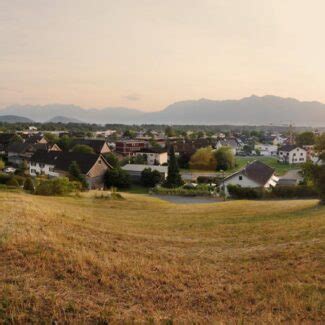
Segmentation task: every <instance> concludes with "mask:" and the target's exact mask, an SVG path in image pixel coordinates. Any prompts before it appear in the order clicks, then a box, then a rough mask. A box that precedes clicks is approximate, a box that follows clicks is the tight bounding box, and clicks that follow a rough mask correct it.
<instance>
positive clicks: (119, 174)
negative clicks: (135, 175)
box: [104, 168, 131, 188]
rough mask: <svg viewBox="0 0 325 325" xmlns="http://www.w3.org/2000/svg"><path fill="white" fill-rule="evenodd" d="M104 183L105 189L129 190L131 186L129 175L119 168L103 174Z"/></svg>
mask: <svg viewBox="0 0 325 325" xmlns="http://www.w3.org/2000/svg"><path fill="white" fill-rule="evenodd" d="M104 181H105V186H106V187H107V188H110V187H117V188H129V187H130V185H131V180H130V176H129V174H128V173H127V172H126V171H125V170H123V169H121V168H113V169H110V170H108V171H107V172H106V174H105V177H104Z"/></svg>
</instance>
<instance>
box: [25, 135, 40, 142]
mask: <svg viewBox="0 0 325 325" xmlns="http://www.w3.org/2000/svg"><path fill="white" fill-rule="evenodd" d="M43 138H44V136H43V134H41V133H37V134H33V135H31V136H29V137H28V138H27V139H26V141H25V142H26V143H33V144H35V143H38V142H39V141H40V140H42V139H43Z"/></svg>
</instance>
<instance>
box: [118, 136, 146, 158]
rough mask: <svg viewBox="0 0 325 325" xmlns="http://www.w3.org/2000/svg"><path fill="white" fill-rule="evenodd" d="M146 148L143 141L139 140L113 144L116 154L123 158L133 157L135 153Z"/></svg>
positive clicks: (121, 141) (120, 141)
mask: <svg viewBox="0 0 325 325" xmlns="http://www.w3.org/2000/svg"><path fill="white" fill-rule="evenodd" d="M146 147H147V144H146V142H145V141H140V140H129V139H127V140H119V141H116V143H115V150H116V152H117V153H119V154H122V155H124V156H134V155H135V153H136V152H138V151H140V150H141V149H144V148H146Z"/></svg>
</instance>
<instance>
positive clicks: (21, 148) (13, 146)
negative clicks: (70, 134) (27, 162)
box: [8, 142, 48, 154]
mask: <svg viewBox="0 0 325 325" xmlns="http://www.w3.org/2000/svg"><path fill="white" fill-rule="evenodd" d="M37 150H45V151H47V150H48V145H47V144H46V143H35V144H32V143H27V142H24V143H20V142H14V143H10V144H9V146H8V152H14V153H20V154H22V153H25V152H27V151H30V152H33V151H37Z"/></svg>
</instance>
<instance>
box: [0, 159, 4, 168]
mask: <svg viewBox="0 0 325 325" xmlns="http://www.w3.org/2000/svg"><path fill="white" fill-rule="evenodd" d="M4 168H5V163H4V161H3V160H2V159H0V170H2V169H4Z"/></svg>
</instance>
